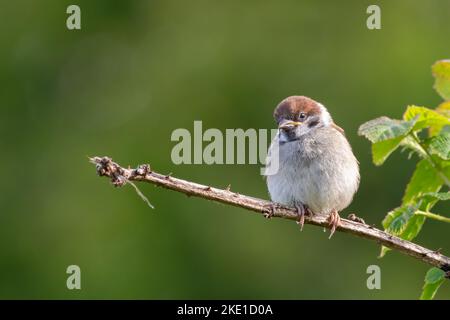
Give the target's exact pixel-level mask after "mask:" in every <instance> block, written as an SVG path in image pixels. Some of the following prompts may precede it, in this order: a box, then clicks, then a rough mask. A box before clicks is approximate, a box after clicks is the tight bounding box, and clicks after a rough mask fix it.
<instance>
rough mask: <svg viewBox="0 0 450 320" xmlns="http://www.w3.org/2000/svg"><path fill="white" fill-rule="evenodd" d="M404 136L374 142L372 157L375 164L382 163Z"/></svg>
mask: <svg viewBox="0 0 450 320" xmlns="http://www.w3.org/2000/svg"><path fill="white" fill-rule="evenodd" d="M403 139H404V136H400V137H398V138H394V139H389V140H384V141H380V142H375V143H374V144H372V159H373V163H375V164H376V165H377V166H379V165H382V164H383V162H384V161H386V159H387V158H388V157H389V155H390V154H391V153H392V152H394V151H395V149H397V148H398V146H399V145H400V143H401V142H402V140H403Z"/></svg>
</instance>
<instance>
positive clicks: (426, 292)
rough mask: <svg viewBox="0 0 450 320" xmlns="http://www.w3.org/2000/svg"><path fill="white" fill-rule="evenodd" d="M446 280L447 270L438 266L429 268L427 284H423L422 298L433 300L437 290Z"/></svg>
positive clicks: (426, 277)
mask: <svg viewBox="0 0 450 320" xmlns="http://www.w3.org/2000/svg"><path fill="white" fill-rule="evenodd" d="M444 281H445V272H444V271H443V270H441V269H438V268H436V267H433V268H431V269H430V270H428V272H427V274H426V275H425V284H424V286H423V290H422V294H421V296H420V300H432V299H433V298H434V296H435V295H436V292H437V290H438V289H439V287H440V286H441V284H442V283H444Z"/></svg>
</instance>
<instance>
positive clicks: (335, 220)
mask: <svg viewBox="0 0 450 320" xmlns="http://www.w3.org/2000/svg"><path fill="white" fill-rule="evenodd" d="M329 219H330V221H329V225H330V227H331V232H330V236H329V237H328V239H331V237H332V236H333V234H334V232H335V231H336V228H337V226H338V225H339V224H340V222H341V217H340V216H339V213H338V212H337V211H336V210H333V211H332V212H331V214H330V217H329Z"/></svg>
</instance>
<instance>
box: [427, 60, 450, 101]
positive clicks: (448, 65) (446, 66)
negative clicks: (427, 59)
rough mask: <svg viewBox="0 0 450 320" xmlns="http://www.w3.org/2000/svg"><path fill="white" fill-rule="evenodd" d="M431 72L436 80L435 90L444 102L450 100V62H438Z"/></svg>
mask: <svg viewBox="0 0 450 320" xmlns="http://www.w3.org/2000/svg"><path fill="white" fill-rule="evenodd" d="M431 71H432V73H433V76H434V78H435V81H434V89H435V90H436V91H437V92H438V93H439V94H440V95H441V97H442V98H444V100H450V60H440V61H437V62H436V63H435V64H434V65H433V66H432V67H431Z"/></svg>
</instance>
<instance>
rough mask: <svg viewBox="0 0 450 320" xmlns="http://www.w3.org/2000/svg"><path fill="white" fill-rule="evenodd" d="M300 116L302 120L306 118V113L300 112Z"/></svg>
mask: <svg viewBox="0 0 450 320" xmlns="http://www.w3.org/2000/svg"><path fill="white" fill-rule="evenodd" d="M298 118H299V119H300V120H304V119H305V118H306V113H304V112H300V115H299V116H298Z"/></svg>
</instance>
